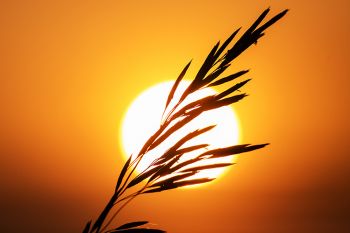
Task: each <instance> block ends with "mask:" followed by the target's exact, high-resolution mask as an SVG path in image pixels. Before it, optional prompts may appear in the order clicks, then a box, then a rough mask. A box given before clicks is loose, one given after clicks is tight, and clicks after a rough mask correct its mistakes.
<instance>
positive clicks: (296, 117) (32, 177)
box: [0, 0, 350, 233]
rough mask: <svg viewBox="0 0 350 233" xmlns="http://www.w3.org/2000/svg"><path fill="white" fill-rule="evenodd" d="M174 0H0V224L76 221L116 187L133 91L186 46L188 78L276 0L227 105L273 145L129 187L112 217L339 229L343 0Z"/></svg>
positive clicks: (345, 62)
mask: <svg viewBox="0 0 350 233" xmlns="http://www.w3.org/2000/svg"><path fill="white" fill-rule="evenodd" d="M126 2H127V3H126ZM169 2H170V1H152V0H149V1H115V0H114V1H81V2H72V1H7V3H5V2H2V3H1V4H0V26H1V27H0V28H1V30H0V35H1V37H0V38H1V39H0V40H1V45H0V53H1V56H0V67H1V68H0V78H1V84H0V103H1V114H0V119H1V125H0V131H1V132H0V166H1V168H0V170H1V173H0V174H1V175H0V185H1V191H0V229H1V230H2V231H4V232H7V233H12V232H23V231H26V232H51V233H55V232H57V233H59V232H60V233H61V232H67V233H69V232H72V233H73V232H81V231H82V228H83V226H84V224H85V223H86V221H87V220H89V219H91V218H94V217H96V215H97V214H98V213H99V212H100V211H101V209H102V208H103V207H104V205H105V203H106V201H107V200H108V199H109V197H110V195H111V193H112V191H113V188H114V184H115V182H116V176H117V173H118V172H119V170H120V168H121V166H122V163H123V162H124V161H123V159H122V153H123V152H122V151H121V146H120V138H119V137H120V129H121V125H120V124H121V121H122V117H123V115H124V114H125V112H126V110H127V108H128V106H129V104H130V103H131V102H132V100H133V99H134V98H136V97H137V95H138V94H140V93H141V92H142V91H143V90H144V89H146V88H148V87H150V86H152V85H155V84H157V83H159V82H162V81H166V80H171V79H174V78H176V77H177V75H178V74H179V72H180V71H181V69H182V68H183V66H184V65H185V64H186V63H187V62H188V61H189V60H190V59H193V67H191V68H190V70H189V76H187V77H188V78H190V77H193V75H194V74H195V72H196V71H197V70H198V68H199V66H200V65H201V63H202V62H203V59H204V58H205V56H206V55H207V53H208V52H209V51H210V49H211V48H212V46H213V45H214V44H215V43H216V42H217V41H218V40H224V39H226V37H227V36H229V35H230V34H231V33H232V32H233V30H235V29H237V28H238V27H240V26H243V28H246V27H248V26H249V25H250V24H251V23H252V22H253V21H254V20H255V19H256V17H257V16H258V15H259V14H260V13H261V12H262V11H263V10H264V9H265V8H267V7H269V6H271V9H272V12H271V13H272V14H276V13H278V12H279V11H282V10H284V9H286V8H288V9H290V12H289V13H288V14H287V16H286V17H285V18H284V19H282V20H281V21H280V22H278V23H277V24H276V25H274V26H273V27H272V28H270V29H269V30H268V31H267V34H266V36H264V37H263V38H262V39H261V40H260V42H259V43H258V45H257V46H253V47H252V48H250V49H249V50H248V51H247V53H245V54H243V55H242V56H241V57H240V58H239V59H238V60H237V61H236V62H235V63H234V64H233V65H232V67H231V68H230V70H231V71H232V72H234V71H237V70H240V69H247V68H250V69H251V72H250V73H249V75H248V76H249V78H253V81H252V82H250V83H249V84H248V85H247V86H246V87H245V88H244V91H246V92H247V93H248V94H250V96H249V97H247V98H246V99H245V100H243V101H242V102H240V103H238V104H236V105H234V107H235V109H236V112H237V114H238V116H239V118H240V121H241V128H242V135H243V136H242V138H241V142H243V143H253V144H256V143H265V142H269V143H271V145H270V146H269V147H267V148H265V149H262V150H258V151H254V152H252V153H248V154H246V155H244V156H242V157H241V158H240V159H239V161H238V164H237V165H235V166H234V167H233V168H232V169H231V170H230V171H229V172H228V173H227V174H226V175H225V176H224V177H222V178H221V179H220V180H219V182H216V183H214V184H212V185H207V186H204V187H202V188H200V189H196V190H193V189H186V190H173V191H169V192H163V193H159V194H155V195H149V196H145V197H141V198H139V199H137V200H136V201H135V202H134V203H132V204H131V205H130V206H129V207H128V208H126V209H125V211H124V212H122V214H121V215H120V218H119V220H118V223H124V222H126V221H134V220H149V221H151V222H153V223H157V224H158V227H159V228H161V229H166V230H167V231H168V232H169V233H186V232H192V233H199V232H200V233H211V232H227V233H231V232H232V233H233V232H234V233H253V232H254V233H265V232H266V233H267V232H286V233H289V232H300V233H302V232H308V233H309V232H348V231H349V228H350V222H349V219H350V203H349V196H350V186H349V179H350V165H349V164H350V158H349V155H350V149H349V132H350V123H349V117H350V114H349V101H350V92H349V87H350V81H349V77H350V74H349V73H350V72H349V60H350V57H349V54H350V45H349V41H350V14H349V9H350V2H349V1H348V0H333V1H328V0H327V1H301V0H293V1H292V0H289V1H277V0H272V1H249V0H245V1H223V0H215V1H171V2H172V3H169ZM272 14H271V15H272ZM248 76H247V77H248Z"/></svg>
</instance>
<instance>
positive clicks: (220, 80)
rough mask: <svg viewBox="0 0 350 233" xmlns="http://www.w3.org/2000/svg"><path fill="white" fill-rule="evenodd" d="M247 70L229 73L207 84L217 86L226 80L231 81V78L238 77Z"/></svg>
mask: <svg viewBox="0 0 350 233" xmlns="http://www.w3.org/2000/svg"><path fill="white" fill-rule="evenodd" d="M248 72H249V70H242V71H239V72H237V73H234V74H231V75H229V76H227V77H225V78H222V79H219V80H217V81H215V82H213V83H211V84H210V85H209V87H213V86H218V85H221V84H224V83H227V82H229V81H232V80H234V79H236V78H238V77H240V76H242V75H244V74H246V73H248Z"/></svg>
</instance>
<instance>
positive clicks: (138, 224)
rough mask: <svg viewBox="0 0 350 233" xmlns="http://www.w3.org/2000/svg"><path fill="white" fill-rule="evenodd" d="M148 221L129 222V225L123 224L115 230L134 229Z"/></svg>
mask: <svg viewBox="0 0 350 233" xmlns="http://www.w3.org/2000/svg"><path fill="white" fill-rule="evenodd" d="M147 223H148V221H137V222H129V223H125V224H123V225H121V226H119V227H117V228H116V229H115V230H121V229H128V228H134V227H139V226H142V225H145V224H147Z"/></svg>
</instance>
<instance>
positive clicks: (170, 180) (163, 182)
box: [150, 171, 196, 188]
mask: <svg viewBox="0 0 350 233" xmlns="http://www.w3.org/2000/svg"><path fill="white" fill-rule="evenodd" d="M194 174H196V172H193V171H191V172H186V173H184V174H180V175H176V176H172V177H170V178H168V179H165V180H161V181H158V182H156V183H154V184H153V185H151V186H150V188H153V187H157V186H167V185H169V184H172V183H174V182H175V181H178V180H183V179H186V178H188V177H190V176H193V175H194Z"/></svg>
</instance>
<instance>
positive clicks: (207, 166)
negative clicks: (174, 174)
mask: <svg viewBox="0 0 350 233" xmlns="http://www.w3.org/2000/svg"><path fill="white" fill-rule="evenodd" d="M231 165H233V163H217V164H209V165H202V166H197V167H191V168H187V169H185V170H182V171H181V172H191V171H201V170H207V169H214V168H220V167H227V166H231Z"/></svg>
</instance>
